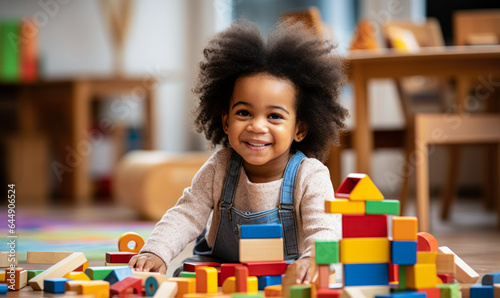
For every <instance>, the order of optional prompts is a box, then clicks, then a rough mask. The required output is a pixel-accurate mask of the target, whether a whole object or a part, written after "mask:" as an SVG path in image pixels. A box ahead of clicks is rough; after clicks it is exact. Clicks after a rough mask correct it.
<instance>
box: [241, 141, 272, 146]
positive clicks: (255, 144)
mask: <svg viewBox="0 0 500 298" xmlns="http://www.w3.org/2000/svg"><path fill="white" fill-rule="evenodd" d="M244 143H245V144H247V145H250V146H252V147H265V146H268V145H270V144H269V143H266V144H264V143H252V142H244Z"/></svg>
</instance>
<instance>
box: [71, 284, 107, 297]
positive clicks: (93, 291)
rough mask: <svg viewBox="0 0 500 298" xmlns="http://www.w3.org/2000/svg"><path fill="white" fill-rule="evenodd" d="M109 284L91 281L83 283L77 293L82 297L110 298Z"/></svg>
mask: <svg viewBox="0 0 500 298" xmlns="http://www.w3.org/2000/svg"><path fill="white" fill-rule="evenodd" d="M109 288H110V285H109V282H107V281H104V280H91V281H87V282H82V283H81V284H80V285H79V286H78V288H77V293H78V294H80V295H92V296H95V297H96V298H109Z"/></svg>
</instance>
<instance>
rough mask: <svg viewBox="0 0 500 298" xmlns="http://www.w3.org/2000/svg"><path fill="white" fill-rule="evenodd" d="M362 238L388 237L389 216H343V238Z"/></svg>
mask: <svg viewBox="0 0 500 298" xmlns="http://www.w3.org/2000/svg"><path fill="white" fill-rule="evenodd" d="M361 237H365V238H366V237H387V215H365V214H345V215H343V216H342V238H361Z"/></svg>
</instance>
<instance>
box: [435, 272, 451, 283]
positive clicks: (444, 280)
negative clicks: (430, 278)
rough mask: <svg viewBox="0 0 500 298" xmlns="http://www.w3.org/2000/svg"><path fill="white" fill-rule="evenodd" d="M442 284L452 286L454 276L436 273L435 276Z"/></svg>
mask: <svg viewBox="0 0 500 298" xmlns="http://www.w3.org/2000/svg"><path fill="white" fill-rule="evenodd" d="M437 276H438V277H439V278H440V279H441V281H442V282H441V283H443V284H452V283H454V282H455V276H454V275H453V274H449V273H438V275H437Z"/></svg>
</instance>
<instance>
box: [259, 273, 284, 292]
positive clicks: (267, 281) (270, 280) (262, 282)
mask: <svg viewBox="0 0 500 298" xmlns="http://www.w3.org/2000/svg"><path fill="white" fill-rule="evenodd" d="M257 279H258V280H257V282H258V288H259V290H260V291H263V290H264V289H265V288H266V287H269V286H274V285H281V275H270V276H258V277H257Z"/></svg>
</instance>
